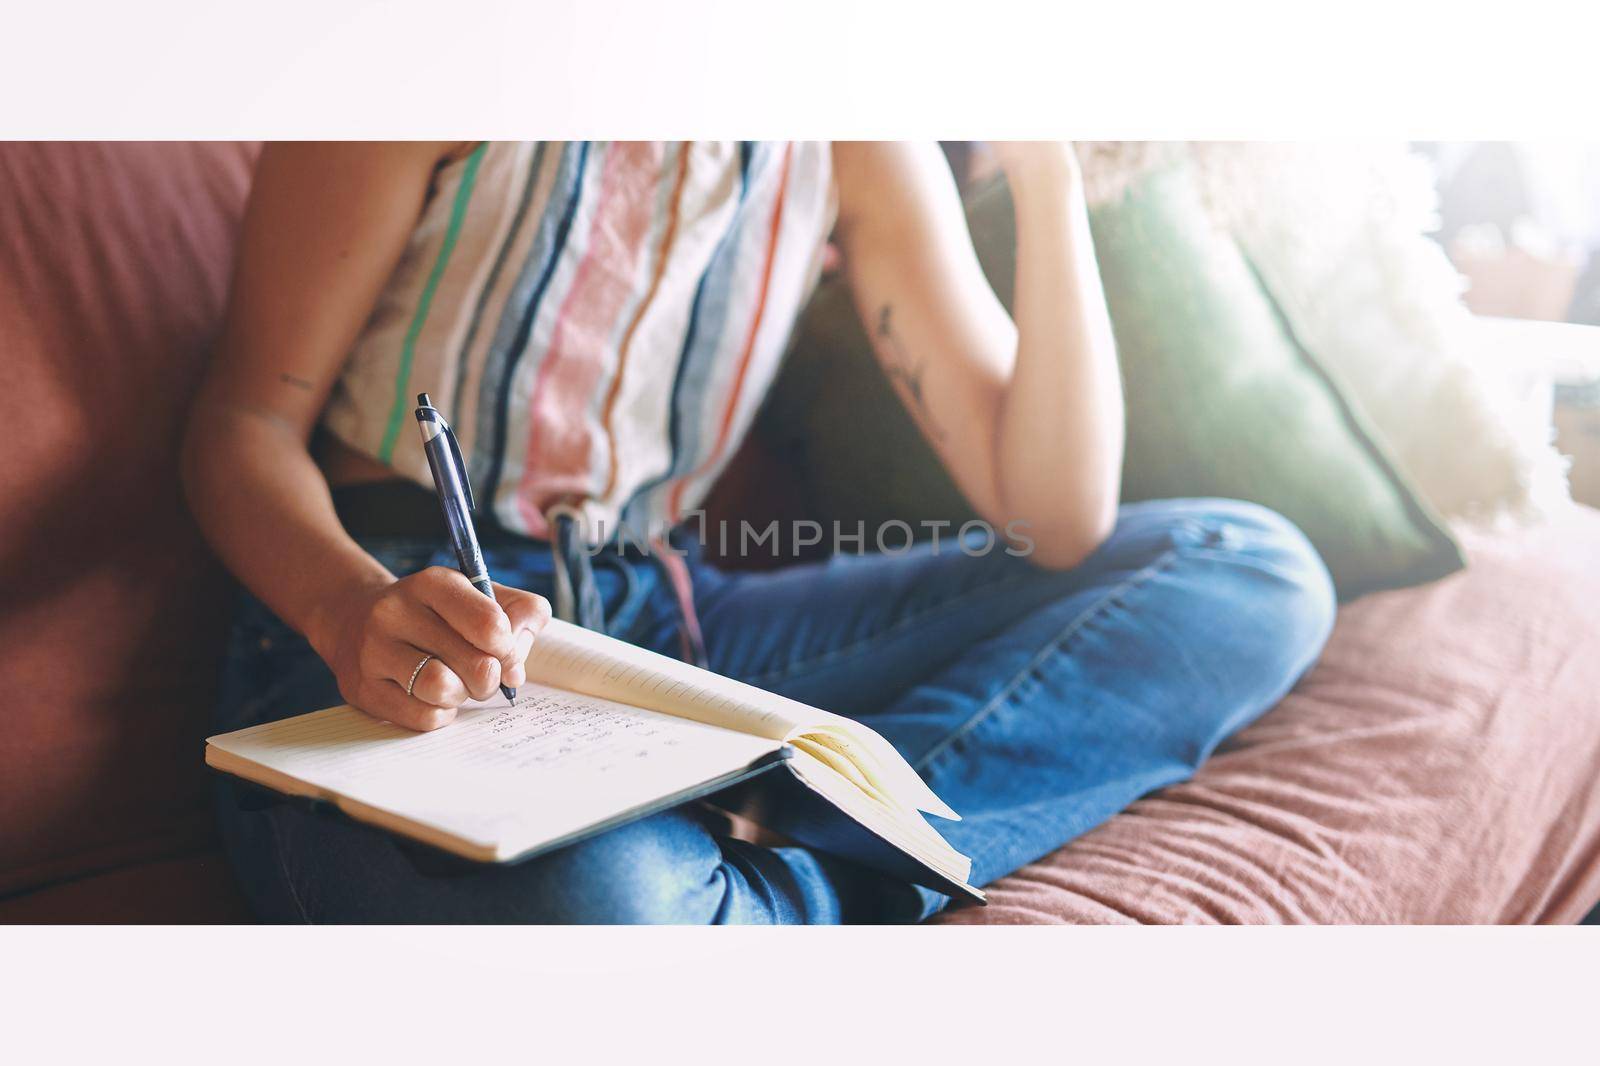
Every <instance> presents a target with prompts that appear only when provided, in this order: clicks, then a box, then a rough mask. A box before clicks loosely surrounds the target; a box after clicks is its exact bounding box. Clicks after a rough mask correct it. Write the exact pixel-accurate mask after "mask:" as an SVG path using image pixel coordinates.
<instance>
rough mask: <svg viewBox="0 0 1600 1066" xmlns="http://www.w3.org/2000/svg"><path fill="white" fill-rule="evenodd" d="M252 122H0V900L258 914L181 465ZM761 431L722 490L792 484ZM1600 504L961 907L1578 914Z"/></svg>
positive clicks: (219, 624)
mask: <svg viewBox="0 0 1600 1066" xmlns="http://www.w3.org/2000/svg"><path fill="white" fill-rule="evenodd" d="M254 152H255V149H254V147H253V146H251V145H248V144H229V143H205V144H132V143H115V144H94V143H51V144H25V143H10V144H4V145H0V366H3V367H4V375H3V381H4V384H5V390H6V400H7V402H8V403H9V404H10V405H11V410H12V411H13V413H14V415H15V416H20V424H21V425H22V426H24V427H26V432H25V433H14V434H13V435H12V439H11V441H10V446H9V448H8V456H7V461H6V462H5V463H3V464H0V500H4V507H3V509H0V588H3V589H4V590H5V594H4V598H3V600H0V693H3V695H0V700H3V710H0V922H7V923H17V922H182V923H190V922H241V921H247V920H249V918H250V915H249V913H248V911H247V909H246V908H245V906H244V904H243V900H242V896H241V894H240V892H239V890H238V888H237V887H236V885H235V884H234V883H233V880H232V874H231V873H230V871H229V869H228V866H227V863H226V861H225V859H224V858H223V856H222V853H221V851H220V848H219V845H218V841H217V837H216V832H215V829H214V827H213V824H212V819H211V814H210V809H209V788H208V781H207V777H206V772H205V770H204V766H203V761H202V744H203V738H204V737H205V735H206V732H207V730H206V722H207V717H208V709H209V705H210V702H211V699H212V696H213V692H214V685H215V678H216V671H217V669H218V665H219V657H220V654H221V647H222V638H223V636H224V634H225V629H226V624H227V618H228V610H229V603H230V598H231V596H232V589H231V586H230V583H229V580H228V578H227V575H226V574H225V573H224V572H223V570H222V569H221V567H220V566H219V565H218V563H217V562H216V561H215V560H214V559H213V558H212V557H211V556H210V554H209V553H208V552H207V550H206V548H205V546H204V543H203V542H202V540H201V538H200V536H199V534H198V532H197V530H196V528H195V525H194V523H193V520H192V519H191V518H190V517H189V515H188V513H187V511H186V509H185V507H184V504H183V501H182V496H181V492H180V489H179V485H178V481H177V461H176V454H177V447H178V441H179V436H180V432H181V427H182V420H183V413H184V410H185V407H186V404H187V402H188V400H189V397H190V395H191V394H192V391H193V389H194V387H195V384H196V382H197V379H198V376H199V373H200V371H201V369H202V367H203V365H204V361H205V359H206V358H207V356H208V352H209V349H210V347H211V345H212V343H213V342H214V340H215V337H216V334H217V330H218V324H219V320H220V315H221V313H222V308H223V304H224V300H225V295H226V287H227V281H228V275H229V267H230V261H231V256H232V243H233V240H234V235H235V231H236V229H237V225H238V221H239V217H240V213H241V210H242V206H243V202H244V198H245V196H246V193H247V190H248V185H249V179H250V171H251V165H252V161H253V158H254ZM784 483H785V471H784V468H783V463H782V461H781V460H780V459H779V458H778V457H777V456H776V455H774V454H773V453H771V452H770V451H767V450H765V449H764V448H763V447H762V444H761V442H760V440H759V438H757V439H755V440H753V441H752V442H751V444H750V445H749V446H747V447H746V449H745V450H744V452H743V453H741V455H740V457H739V459H738V460H737V461H736V463H735V464H734V466H733V468H732V469H731V470H730V471H729V474H728V475H727V476H725V478H724V479H723V482H722V483H721V484H720V485H719V487H718V489H717V493H716V495H715V497H714V500H713V502H712V506H711V508H710V509H711V510H712V511H713V512H720V513H723V514H730V515H731V514H738V515H743V516H750V517H764V516H767V515H771V514H774V513H777V512H780V511H782V510H783V509H784V508H792V507H793V501H792V500H786V499H785V498H784V494H783V492H782V491H781V488H782V486H783V484H784ZM1597 545H1600V511H1595V510H1592V509H1589V508H1585V507H1581V506H1577V505H1572V506H1571V507H1569V508H1565V509H1563V510H1562V511H1561V512H1560V513H1559V514H1557V515H1556V516H1554V517H1553V518H1552V519H1551V520H1550V521H1548V522H1545V523H1543V524H1541V525H1538V526H1535V527H1532V528H1523V529H1517V530H1513V531H1507V532H1502V533H1499V534H1494V535H1489V534H1476V535H1472V536H1470V537H1468V538H1467V542H1466V551H1467V557H1468V560H1469V565H1468V567H1467V568H1466V569H1465V570H1464V571H1462V572H1459V573H1456V574H1453V575H1451V576H1450V577H1447V578H1445V579H1443V580H1440V581H1436V582H1434V583H1432V584H1429V585H1425V586H1422V587H1417V588H1409V589H1402V590H1398V591H1390V592H1382V593H1375V594H1371V595H1368V596H1365V597H1362V598H1360V599H1357V600H1355V601H1354V602H1351V603H1349V604H1347V605H1345V606H1344V607H1343V608H1341V610H1340V613H1339V618H1338V622H1337V625H1336V628H1335V631H1334V634H1333V637H1332V640H1331V641H1330V643H1329V645H1328V648H1327V651H1326V653H1325V654H1324V656H1323V658H1322V660H1321V662H1320V663H1319V664H1318V665H1317V666H1316V667H1315V668H1314V669H1313V670H1312V671H1311V672H1310V673H1309V674H1308V675H1307V676H1306V677H1305V678H1304V679H1303V680H1302V681H1301V683H1300V684H1299V685H1298V686H1297V687H1296V688H1295V690H1294V691H1293V692H1292V693H1291V694H1290V695H1289V696H1288V697H1287V698H1286V699H1285V700H1284V701H1283V702H1282V704H1281V705H1280V706H1278V707H1277V708H1275V709H1273V710H1272V711H1271V712H1270V713H1268V714H1267V715H1266V716H1264V717H1263V718H1262V719H1261V720H1260V721H1259V722H1258V723H1257V724H1255V725H1254V726H1252V727H1250V728H1249V729H1247V730H1246V731H1244V732H1243V733H1241V734H1240V735H1239V736H1237V737H1235V738H1234V739H1233V740H1232V741H1231V742H1229V743H1228V744H1227V745H1226V746H1225V747H1224V748H1223V749H1222V750H1221V751H1220V752H1218V754H1217V755H1216V756H1215V757H1214V758H1213V759H1211V760H1210V761H1209V762H1208V763H1206V764H1205V765H1204V766H1203V767H1202V769H1201V770H1200V772H1199V773H1198V774H1197V775H1196V776H1195V777H1194V778H1193V779H1192V780H1191V781H1188V782H1186V783H1183V784H1180V785H1176V786H1173V787H1170V788H1166V789H1163V790H1161V791H1160V792H1157V793H1155V794H1153V795H1151V796H1148V797H1146V798H1144V799H1142V800H1140V801H1138V802H1137V803H1135V804H1134V805H1133V806H1132V807H1131V808H1129V809H1128V810H1127V811H1125V812H1123V813H1122V814H1119V815H1117V816H1116V817H1114V818H1113V819H1111V821H1110V822H1109V823H1107V824H1106V825H1104V826H1102V827H1100V828H1099V829H1096V830H1094V831H1092V832H1090V833H1088V834H1086V835H1085V836H1083V837H1081V838H1079V839H1077V840H1075V841H1073V842H1071V843H1070V844H1068V845H1067V846H1066V847H1064V848H1062V849H1060V850H1059V851H1057V852H1055V853H1054V854H1052V855H1050V856H1047V857H1046V858H1044V859H1042V860H1041V861H1039V862H1037V863H1034V864H1033V865H1031V866H1029V867H1027V868H1025V869H1024V870H1022V871H1020V872H1018V873H1017V874H1015V875H1013V876H1011V877H1008V878H1005V879H1004V880H1002V881H1001V882H999V883H998V884H996V885H995V886H993V888H992V890H991V894H990V903H989V905H988V906H987V907H976V906H961V907H956V908H953V909H952V910H950V911H949V912H947V913H946V914H944V915H941V916H940V917H939V918H938V919H937V921H940V922H944V923H951V924H994V923H1013V924H1015V923H1036V922H1098V923H1103V922H1184V923H1188V922H1237V923H1256V922H1318V923H1329V922H1351V923H1355V922H1360V923H1375V922H1410V923H1423V922H1471V923H1478V922H1573V921H1577V920H1579V919H1581V918H1582V917H1583V915H1585V914H1586V913H1587V912H1588V911H1589V910H1590V909H1591V908H1593V907H1594V905H1595V903H1596V901H1597V900H1600V656H1597V655H1595V654H1593V651H1594V644H1593V638H1592V634H1594V633H1595V632H1597V631H1600V553H1597V552H1596V546H1597Z"/></svg>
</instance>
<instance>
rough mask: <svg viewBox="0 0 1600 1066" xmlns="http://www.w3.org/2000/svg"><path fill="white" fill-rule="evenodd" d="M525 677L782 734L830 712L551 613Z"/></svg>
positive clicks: (721, 723) (775, 736) (698, 718)
mask: <svg viewBox="0 0 1600 1066" xmlns="http://www.w3.org/2000/svg"><path fill="white" fill-rule="evenodd" d="M527 669H528V676H529V677H530V678H534V679H536V680H538V681H541V682H543V683H545V684H548V685H554V686H555V687H557V688H562V689H570V690H572V691H574V692H584V693H587V694H589V695H591V696H599V697H601V698H603V699H611V700H619V701H621V702H624V703H630V704H636V705H638V706H641V707H653V708H657V709H660V710H662V711H666V712H667V713H669V714H673V715H676V716H679V717H683V718H692V719H694V720H696V721H699V722H706V723H708V724H710V725H717V726H722V727H723V728H726V729H737V730H738V731H739V732H741V733H752V734H755V735H757V736H764V737H770V738H772V739H774V740H782V739H784V738H786V737H787V736H789V734H790V733H792V732H793V731H794V730H795V729H796V728H797V727H799V726H801V725H804V724H808V723H809V722H810V721H812V720H814V719H817V718H831V717H832V716H831V715H828V714H826V713H825V712H823V711H819V710H817V709H816V708H814V707H807V706H806V705H805V704H803V703H797V702H795V701H794V700H791V699H787V698H785V697H783V696H779V695H777V694H775V693H772V692H766V691H763V690H762V689H759V688H756V687H755V686H753V685H747V684H745V683H744V682H742V681H735V680H734V679H732V678H730V677H723V676H722V675H721V674H714V673H712V672H710V671H709V670H702V669H700V668H699V667H698V666H694V665H692V664H690V663H686V662H681V661H679V660H677V659H669V658H668V657H667V656H665V655H659V654H657V653H656V652H653V651H648V650H646V649H644V648H640V647H637V646H635V645H632V644H628V643H626V642H625V641H621V640H617V639H616V638H614V637H608V636H606V635H604V634H602V633H594V632H591V631H590V630H587V629H584V628H582V627H580V626H575V625H572V624H571V623H568V622H563V621H561V620H560V619H552V620H551V621H550V622H549V623H548V624H547V625H546V626H545V628H544V631H543V632H541V633H540V634H539V638H538V639H537V640H536V641H534V644H533V652H532V653H531V654H529V656H528V662H527Z"/></svg>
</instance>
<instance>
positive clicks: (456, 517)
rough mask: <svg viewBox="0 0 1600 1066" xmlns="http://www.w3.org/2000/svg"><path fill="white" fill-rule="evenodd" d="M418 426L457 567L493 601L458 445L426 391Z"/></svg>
mask: <svg viewBox="0 0 1600 1066" xmlns="http://www.w3.org/2000/svg"><path fill="white" fill-rule="evenodd" d="M417 428H418V429H420V430H421V431H422V451H423V453H424V454H425V455H427V457H428V468H429V469H430V470H432V471H433V487H434V491H436V492H437V493H438V494H439V509H440V510H441V511H443V512H444V524H445V525H446V526H447V527H448V528H449V530H450V546H451V547H452V548H454V549H455V552H456V566H457V567H458V568H460V570H461V572H462V574H464V575H466V578H467V580H468V581H470V582H472V587H473V588H475V589H477V590H478V591H479V592H481V593H483V594H484V595H485V596H487V597H489V598H490V599H491V600H492V599H494V585H493V584H491V583H490V581H489V568H488V567H487V566H486V565H484V562H483V549H482V548H481V547H480V546H479V544H478V531H477V529H476V528H474V527H473V525H472V511H473V509H474V504H473V500H472V484H471V482H470V481H468V480H467V464H466V463H465V462H463V461H462V459H461V445H459V444H457V443H456V435H455V433H453V432H451V429H450V423H448V422H446V421H445V420H444V416H443V415H441V414H440V413H439V412H438V411H437V410H435V409H434V406H433V402H432V401H431V400H429V399H428V394H427V393H425V392H423V393H418V394H417ZM500 694H501V695H502V696H504V697H505V698H506V699H508V700H515V699H516V698H517V690H516V689H514V688H511V687H510V686H509V685H501V686H500Z"/></svg>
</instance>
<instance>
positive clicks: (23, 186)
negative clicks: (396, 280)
mask: <svg viewBox="0 0 1600 1066" xmlns="http://www.w3.org/2000/svg"><path fill="white" fill-rule="evenodd" d="M254 154H255V153H254V149H253V148H251V147H250V146H248V145H239V144H128V143H116V144H93V143H60V144H26V143H11V144H0V353H3V355H0V361H3V365H4V367H5V374H4V381H5V388H6V390H7V402H8V403H9V404H11V405H13V406H14V407H15V408H16V409H17V410H19V411H22V412H25V416H24V417H25V418H26V420H27V425H28V429H29V434H28V438H27V441H26V442H25V444H23V445H22V446H20V447H17V446H16V444H15V441H13V444H12V445H9V447H13V448H14V449H16V450H14V451H13V453H12V454H11V455H9V456H8V457H7V462H6V463H4V464H0V500H3V501H4V504H3V506H0V588H3V589H4V590H5V595H4V598H3V601H0V693H4V696H3V699H4V704H3V706H4V711H5V713H4V719H5V721H4V728H3V729H0V893H4V892H7V891H12V890H20V889H23V888H27V887H29V886H32V885H37V884H40V883H43V882H47V881H50V880H54V879H59V878H64V877H69V876H73V875H77V874H81V873H84V872H86V871H90V870H95V869H100V868H105V867H108V866H111V865H115V864H118V863H121V862H125V861H130V860H134V859H139V858H149V857H154V856H159V855H163V854H171V853H173V852H175V851H178V850H183V849H185V848H190V847H193V846H195V844H196V843H198V842H200V841H203V840H207V839H209V838H211V836H212V835H213V834H212V831H211V829H210V819H209V808H208V806H207V803H206V799H205V779H204V769H203V765H202V761H201V739H202V738H203V737H204V735H205V732H204V730H205V720H206V716H207V704H208V703H209V701H210V698H211V691H212V687H213V682H214V680H215V676H216V665H217V656H218V654H219V650H220V640H221V637H222V635H223V633H222V628H223V627H222V626H221V625H220V620H221V619H223V618H225V617H226V614H225V604H224V599H223V597H224V593H225V589H226V585H225V581H224V577H223V574H222V571H221V569H220V568H219V567H218V566H217V565H216V564H215V563H214V562H212V561H211V560H210V557H209V555H208V553H206V551H205V550H204V547H203V545H202V544H201V541H200V537H199V535H198V532H197V531H196V529H195V526H194V523H193V522H192V521H191V520H190V518H189V515H188V512H187V510H186V509H185V507H184V505H183V500H182V495H181V493H180V490H179V486H178V474H177V445H178V439H179V435H180V433H181V432H182V424H183V412H184V410H185V408H186V406H187V404H188V401H189V397H190V395H191V393H192V392H193V391H194V386H195V383H196V381H197V379H198V376H199V372H200V369H201V367H202V366H203V365H204V359H205V358H206V356H207V354H208V348H209V347H210V344H211V342H212V340H213V339H214V337H215V334H216V331H217V326H218V323H219V322H220V320H221V314H222V306H223V300H224V297H225V294H226V290H227V283H228V275H229V272H230V269H231V266H232V256H233V240H234V231H235V229H236V228H237V225H238V221H239V217H240V213H241V211H242V208H243V204H244V199H245V195H246V191H247V189H248V186H249V180H250V167H251V162H252V160H253V158H254Z"/></svg>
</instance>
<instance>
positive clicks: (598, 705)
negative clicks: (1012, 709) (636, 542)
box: [206, 620, 983, 900]
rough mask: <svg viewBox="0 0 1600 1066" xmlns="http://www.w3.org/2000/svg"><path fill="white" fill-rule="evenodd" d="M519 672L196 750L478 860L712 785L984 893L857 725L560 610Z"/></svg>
mask: <svg viewBox="0 0 1600 1066" xmlns="http://www.w3.org/2000/svg"><path fill="white" fill-rule="evenodd" d="M527 672H528V682H527V684H525V685H523V686H522V687H521V689H520V691H519V692H518V695H517V699H516V701H515V703H508V702H506V701H505V700H504V699H502V698H499V697H497V698H496V699H494V700H489V701H479V702H473V703H470V704H467V705H466V706H465V707H463V708H462V709H461V712H460V714H459V715H458V717H457V718H456V721H455V722H453V723H452V724H450V725H448V726H446V727H444V728H443V729H439V730H436V731H434V732H432V733H413V732H411V731H409V730H406V729H403V728H401V727H399V726H395V725H390V724H388V723H386V722H380V721H378V720H377V719H375V718H371V717H368V716H367V715H365V714H363V713H362V712H360V711H358V710H356V709H355V708H353V707H331V708H329V709H327V710H323V711H314V712H312V713H310V714H303V715H299V716H298V717H295V718H286V719H283V720H282V721H277V722H269V723H267V724H265V725H258V726H253V727H251V728H249V729H241V730H238V731H236V732H233V733H224V734H222V735H220V736H214V737H211V738H209V739H208V740H207V741H206V762H207V763H208V764H209V765H210V766H212V767H214V768H215V769H218V770H221V771H224V772H227V773H230V774H236V775H238V776H239V777H243V778H246V779H248V780H251V781H254V782H256V783H258V784H261V785H265V786H267V787H268V788H272V789H275V790H277V791H279V792H283V793H287V794H290V795H295V796H306V797H311V798H314V799H320V800H326V801H329V802H331V803H334V804H336V805H337V806H338V807H339V808H340V809H341V810H343V811H344V812H345V813H346V814H349V815H350V816H352V817H354V818H357V819H360V820H361V821H364V822H370V823H372V824H374V825H378V826H381V827H383V828H385V829H388V830H391V831H393V832H396V833H399V834H402V835H404V836H407V837H411V838H413V839H415V840H419V841H422V842H424V843H426V844H431V845H433V846H435V847H438V848H442V849H444V850H446V851H449V852H453V853H454V854H456V855H460V856H463V857H465V858H468V859H475V860H479V861H483V862H514V861H517V860H521V859H526V858H531V857H532V856H534V855H537V854H540V853H541V852H544V851H548V850H550V849H552V848H557V847H561V846H562V845H565V844H570V843H572V842H574V841H577V840H581V839H582V838H584V837H586V836H589V835H591V834H593V833H598V832H600V831H602V830H605V829H609V828H611V827H613V826H617V825H621V824H623V823H624V822H628V821H631V820H633V819H635V818H642V817H644V816H645V815H648V814H652V813H655V812H656V811H660V810H664V809H666V808H668V807H671V806H675V805H677V804H679V803H683V802H686V801H688V800H692V799H697V798H700V797H706V796H710V795H711V794H712V793H718V795H717V797H716V800H715V802H717V803H719V804H720V805H724V806H727V807H729V808H730V809H738V810H740V811H742V812H743V813H747V814H749V815H750V816H751V817H752V818H755V819H756V820H757V821H759V822H761V823H762V824H763V825H765V826H767V827H768V828H770V829H773V830H775V831H777V832H780V833H783V834H784V835H786V836H788V837H790V838H792V839H794V840H796V841H798V842H800V843H802V844H805V845H808V846H810V847H815V848H818V849H820V850H824V851H829V852H832V853H834V854H838V855H842V856H844V857H846V858H851V859H855V860H856V861H858V862H861V863H863V864H865V865H868V866H872V867H875V868H877V869H880V870H883V871H884V872H886V873H890V874H893V875H895V876H898V877H901V878H903V879H905V880H908V881H914V882H916V883H919V884H923V885H926V886H928V887H930V888H933V889H936V890H938V891H941V892H944V893H946V894H948V895H954V896H967V897H970V898H973V899H977V900H982V899H983V894H982V893H981V892H979V891H978V890H977V889H975V888H973V887H972V886H971V885H969V884H967V875H968V872H969V870H970V866H971V864H970V862H969V860H968V859H967V858H966V857H965V856H963V855H962V854H961V853H960V852H958V851H956V850H955V849H954V848H952V847H951V846H950V845H949V844H948V843H947V842H946V841H945V839H944V838H943V837H941V836H940V835H939V834H938V833H937V832H936V831H935V830H934V829H933V827H932V826H930V825H929V824H928V822H927V821H926V820H925V819H924V818H923V816H922V813H921V812H923V811H926V812H928V813H929V814H933V815H937V816H939V817H942V818H956V817H958V816H957V814H956V813H955V812H954V811H952V810H951V809H950V808H949V807H947V806H946V805H945V804H944V802H943V801H941V800H940V799H939V797H937V796H935V795H934V794H933V791H932V790H931V789H929V788H928V786H927V785H926V784H925V783H924V782H923V781H922V779H921V778H920V777H918V776H917V774H916V772H915V771H914V770H912V769H911V767H910V766H909V765H907V764H906V762H905V760H904V759H902V758H901V757H900V754H899V753H898V752H896V751H895V750H894V748H893V747H892V746H891V745H890V744H889V743H888V741H886V740H884V739H883V738H882V737H880V736H879V735H878V734H877V733H875V732H873V731H872V730H871V729H869V728H867V727H866V726H864V725H861V724H860V723H858V722H854V721H851V720H850V719H848V718H842V717H840V716H839V715H836V714H830V713H828V712H827V711H821V710H817V709H816V708H814V707H808V706H806V705H805V704H802V703H797V702H795V701H794V700H790V699H787V698H785V697H783V696H778V695H775V694H774V693H771V692H765V691H763V690H761V689H758V688H755V687H753V686H750V685H746V684H744V683H743V682H740V681H734V680H732V679H730V678H725V677H722V676H720V675H718V674H713V673H711V672H709V671H706V670H702V669H700V668H698V667H695V666H691V665H689V664H688V663H683V662H679V661H678V660H676V659H670V658H667V657H666V656H664V655H658V654H656V653H654V652H651V651H646V650H644V649H642V648H637V647H634V646H633V645H631V644H627V643H624V642H622V641H619V640H616V639H613V638H611V637H608V636H605V635H603V634H599V633H593V632H590V631H589V630H586V629H582V628H580V627H578V626H574V625H570V624H568V623H566V622H562V621H559V620H556V621H552V622H550V623H549V624H548V625H547V626H546V627H545V629H544V632H543V633H541V634H540V636H539V639H538V640H537V641H535V642H534V650H533V652H532V654H530V655H529V656H528V662H527ZM732 786H738V787H736V788H735V787H732ZM725 790H727V791H725Z"/></svg>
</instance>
